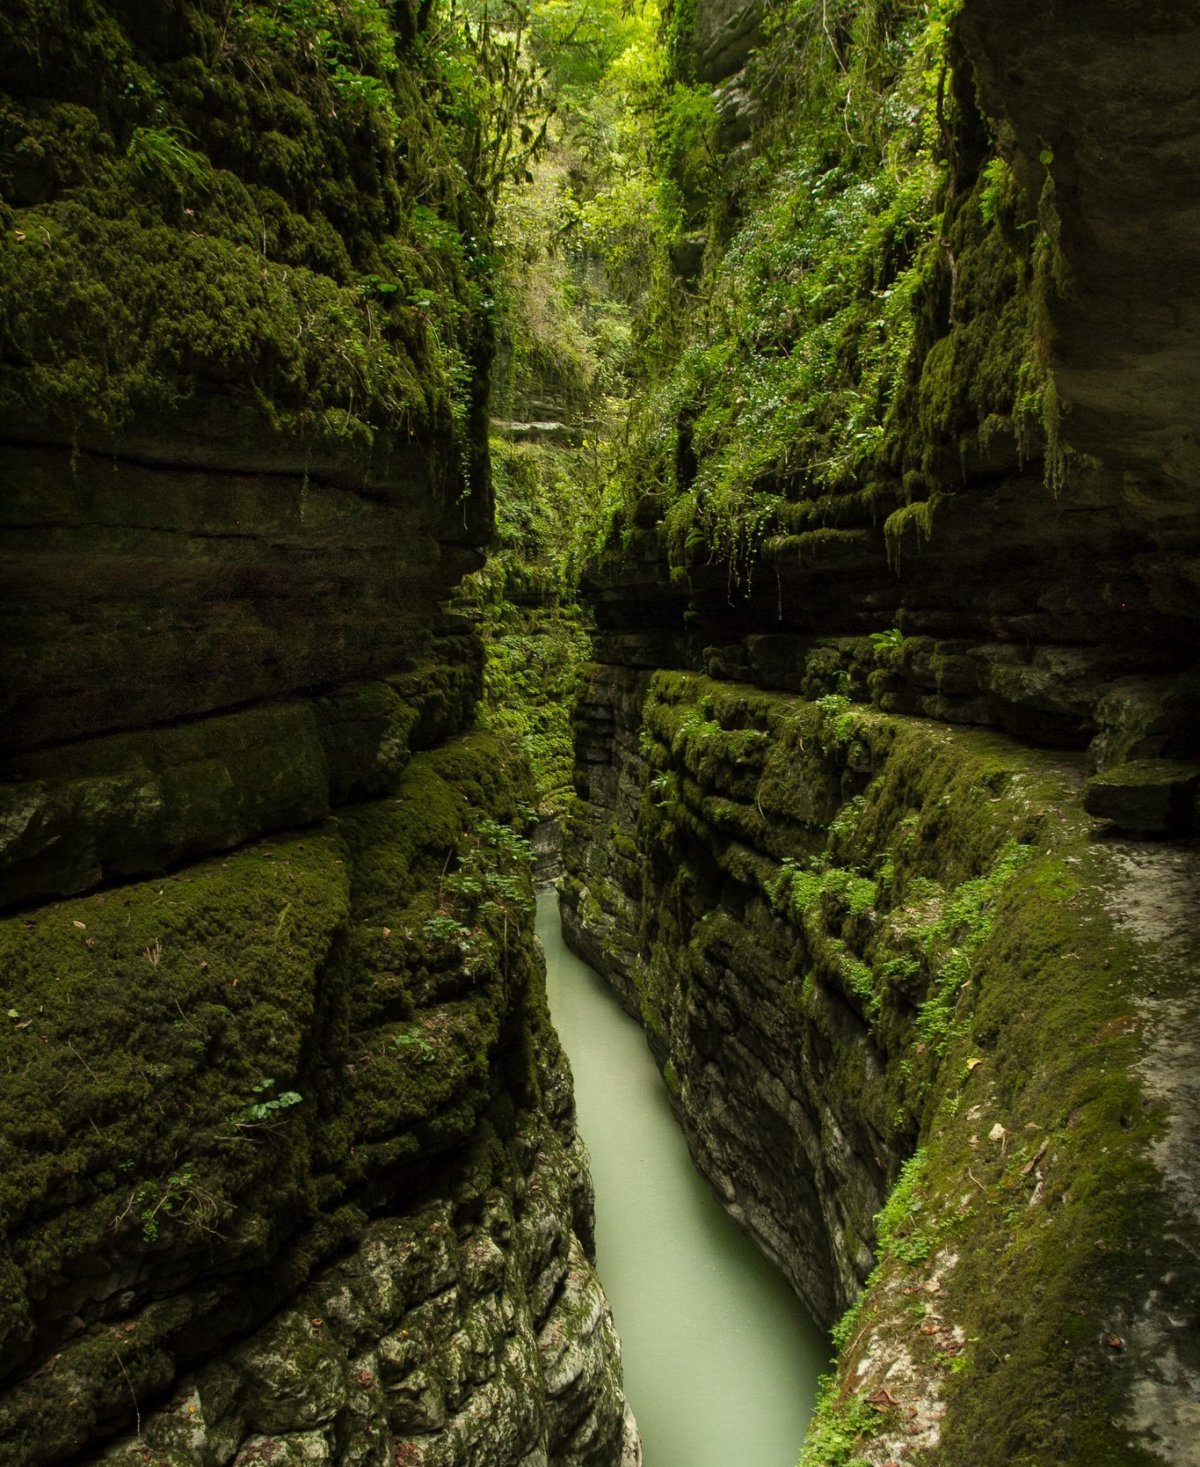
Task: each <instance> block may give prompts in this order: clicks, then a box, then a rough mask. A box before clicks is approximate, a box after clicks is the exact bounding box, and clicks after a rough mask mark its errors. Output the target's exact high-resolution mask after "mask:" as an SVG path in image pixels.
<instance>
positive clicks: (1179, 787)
mask: <svg viewBox="0 0 1200 1467" xmlns="http://www.w3.org/2000/svg"><path fill="white" fill-rule="evenodd" d="M1198 791H1200V765H1195V764H1179V763H1172V762H1171V761H1170V760H1168V759H1135V760H1132V761H1131V762H1129V763H1128V764H1116V765H1114V766H1113V767H1112V768H1110V769H1106V770H1105V771H1104V773H1103V774H1097V775H1093V777H1092V778H1091V779H1089V780H1088V782H1087V784H1086V786H1085V787H1084V791H1083V805H1084V809H1085V810H1087V812H1088V814H1089V815H1096V816H1098V817H1099V818H1100V819H1101V820H1108V821H1110V822H1111V823H1112V824H1113V825H1115V826H1117V827H1118V828H1119V829H1121V830H1132V831H1138V832H1140V833H1142V834H1144V835H1180V834H1184V833H1185V832H1187V831H1189V830H1192V829H1193V828H1194V827H1195V824H1196V797H1197V792H1198Z"/></svg>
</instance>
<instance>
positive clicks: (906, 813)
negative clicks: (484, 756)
mask: <svg viewBox="0 0 1200 1467" xmlns="http://www.w3.org/2000/svg"><path fill="white" fill-rule="evenodd" d="M579 759H580V762H579V766H578V778H579V790H580V800H579V802H578V804H577V806H576V809H575V811H574V813H573V815H572V817H571V819H570V820H569V822H568V826H567V831H566V839H565V847H564V855H565V861H566V865H567V869H568V876H567V878H566V880H565V882H564V887H563V912H564V930H565V932H566V933H567V934H568V937H569V939H570V940H571V942H572V944H573V945H574V946H575V947H576V948H577V949H578V950H579V951H580V952H581V954H583V955H584V956H585V957H586V958H587V959H588V960H589V961H590V962H593V963H595V964H597V965H599V966H600V968H601V970H602V971H604V972H606V973H607V974H608V975H609V976H610V978H611V979H612V981H613V982H614V985H615V986H616V988H617V990H618V992H619V993H621V994H622V995H623V997H624V999H625V1001H626V1004H627V1006H629V1007H630V1008H631V1009H632V1010H633V1011H635V1012H636V1013H638V1014H639V1016H640V1017H641V1019H642V1021H643V1023H644V1024H645V1026H646V1029H647V1035H648V1038H649V1040H650V1045H651V1048H652V1050H653V1051H654V1053H655V1055H656V1057H657V1058H658V1060H659V1063H660V1065H661V1066H662V1068H663V1073H664V1077H665V1079H666V1083H667V1085H668V1088H669V1089H670V1091H671V1094H672V1097H673V1103H674V1105H675V1108H676V1111H677V1113H678V1115H679V1117H680V1120H681V1123H682V1125H683V1128H684V1130H685V1133H686V1134H687V1137H688V1140H689V1144H690V1146H691V1149H692V1152H693V1155H694V1157H695V1159H696V1162H697V1164H698V1166H699V1167H700V1169H701V1171H702V1172H704V1174H705V1175H706V1176H707V1177H708V1178H709V1180H710V1182H711V1183H712V1185H713V1187H714V1189H715V1191H716V1192H717V1194H718V1196H720V1197H721V1198H722V1200H723V1201H724V1203H725V1205H726V1207H727V1208H728V1210H729V1211H730V1212H731V1214H732V1215H733V1216H734V1217H735V1218H736V1219H737V1220H738V1221H739V1222H741V1223H742V1224H743V1226H745V1227H746V1228H747V1229H748V1230H749V1231H750V1232H751V1234H752V1235H753V1236H754V1237H755V1238H756V1239H757V1240H758V1241H759V1243H760V1244H761V1246H762V1247H763V1248H764V1250H765V1251H766V1252H767V1253H768V1254H769V1255H770V1256H771V1257H773V1258H774V1259H776V1260H777V1261H778V1262H779V1264H780V1265H781V1267H782V1268H783V1269H784V1271H785V1273H786V1274H787V1276H788V1277H789V1278H790V1279H791V1280H792V1282H793V1284H794V1285H795V1286H796V1287H797V1289H798V1290H799V1291H800V1293H801V1294H802V1296H803V1297H804V1298H805V1300H806V1301H807V1302H808V1303H809V1305H810V1307H811V1308H812V1309H813V1311H814V1313H815V1314H816V1315H817V1317H818V1318H819V1319H821V1320H823V1321H825V1322H826V1323H827V1324H832V1323H833V1322H834V1321H835V1320H837V1318H838V1316H839V1315H841V1314H842V1313H843V1311H844V1310H846V1309H847V1308H848V1307H849V1306H851V1305H853V1310H852V1313H851V1314H849V1315H847V1316H846V1322H844V1323H843V1324H842V1325H840V1326H839V1332H838V1339H839V1343H840V1344H841V1346H842V1355H841V1359H840V1362H839V1376H838V1382H839V1383H838V1388H837V1391H836V1392H835V1393H834V1394H833V1396H831V1397H830V1398H828V1399H827V1401H826V1408H825V1413H824V1414H823V1415H822V1416H821V1417H820V1418H819V1421H818V1432H817V1434H816V1436H815V1437H814V1445H813V1446H812V1451H813V1452H814V1453H815V1455H813V1457H812V1460H813V1461H814V1462H820V1461H825V1460H826V1458H825V1457H823V1456H822V1455H821V1445H820V1444H821V1442H822V1441H824V1440H825V1438H823V1437H821V1436H820V1434H819V1433H820V1431H821V1430H827V1429H828V1430H833V1429H841V1430H843V1431H844V1432H845V1433H847V1434H848V1435H849V1437H851V1438H854V1437H858V1436H860V1435H861V1440H860V1441H859V1444H858V1448H857V1451H858V1454H859V1455H861V1456H862V1457H863V1458H864V1459H865V1460H868V1461H871V1462H878V1463H882V1462H885V1461H888V1460H891V1459H894V1458H897V1457H898V1456H899V1454H900V1451H901V1449H902V1448H904V1447H905V1446H906V1445H907V1448H908V1450H909V1453H910V1454H911V1453H912V1452H913V1451H924V1450H931V1449H933V1448H935V1447H936V1448H937V1449H938V1452H939V1456H938V1460H939V1461H942V1462H956V1463H957V1462H962V1463H972V1464H974V1463H980V1462H986V1463H991V1462H995V1463H997V1464H1000V1463H1009V1462H1012V1461H1018V1460H1021V1458H1022V1456H1023V1455H1030V1456H1031V1457H1033V1456H1037V1455H1038V1454H1039V1453H1045V1452H1047V1451H1054V1452H1057V1453H1067V1452H1072V1451H1078V1450H1079V1449H1080V1443H1083V1442H1087V1443H1088V1449H1089V1451H1090V1452H1091V1453H1092V1456H1091V1460H1095V1461H1111V1462H1114V1463H1116V1462H1132V1461H1142V1460H1145V1461H1147V1462H1149V1461H1153V1460H1165V1461H1169V1462H1178V1463H1185V1462H1190V1461H1191V1460H1193V1459H1192V1456H1191V1455H1190V1453H1191V1450H1192V1448H1191V1446H1190V1445H1189V1443H1190V1442H1191V1440H1192V1438H1191V1437H1190V1435H1189V1432H1190V1430H1191V1427H1190V1423H1191V1421H1192V1413H1193V1412H1194V1394H1193V1384H1192V1383H1193V1381H1194V1379H1195V1371H1196V1369H1197V1366H1198V1364H1200V1360H1198V1359H1197V1357H1196V1354H1195V1341H1196V1330H1195V1321H1196V1313H1195V1311H1196V1306H1197V1299H1198V1298H1200V1294H1198V1293H1197V1289H1198V1286H1200V1277H1198V1275H1197V1271H1196V1262H1195V1260H1196V1257H1197V1243H1198V1242H1200V1238H1198V1236H1197V1231H1196V1228H1197V1224H1196V1218H1195V1214H1194V1208H1193V1207H1192V1204H1191V1201H1190V1199H1191V1197H1192V1194H1193V1191H1194V1185H1195V1177H1196V1173H1197V1160H1196V1155H1195V1151H1194V1147H1193V1146H1192V1143H1191V1142H1190V1141H1189V1140H1188V1138H1189V1136H1193V1135H1194V1121H1195V1114H1196V1102H1197V1095H1196V1093H1195V1086H1194V1083H1193V1082H1192V1080H1191V1079H1188V1078H1185V1076H1186V1075H1187V1074H1188V1073H1189V1066H1190V1058H1189V1056H1190V1055H1191V1052H1192V1046H1191V1041H1190V1039H1189V1038H1188V1036H1189V1034H1190V1033H1191V1032H1192V1031H1193V1029H1194V1026H1195V1023H1196V1019H1197V1016H1198V1014H1197V1001H1196V976H1197V970H1198V964H1200V952H1198V951H1197V949H1196V945H1195V941H1194V935H1193V932H1192V928H1193V923H1192V917H1193V915H1194V911H1193V904H1194V890H1195V881H1196V877H1197V875H1200V867H1198V865H1197V852H1196V851H1194V850H1193V849H1191V848H1190V847H1187V848H1184V849H1180V848H1169V847H1162V848H1146V847H1142V846H1135V845H1129V844H1127V843H1125V844H1123V843H1122V842H1121V841H1120V840H1118V839H1116V838H1113V837H1108V838H1103V837H1101V836H1098V827H1096V826H1095V825H1093V823H1092V822H1091V821H1089V819H1088V817H1087V816H1086V814H1085V813H1084V811H1083V810H1082V808H1081V805H1080V801H1079V791H1080V785H1081V783H1082V781H1083V778H1084V775H1085V772H1086V766H1085V762H1084V760H1083V759H1082V757H1081V756H1077V755H1076V756H1068V755H1063V754H1058V753H1056V754H1046V753H1039V752H1037V751H1034V750H1031V749H1028V748H1022V747H1021V746H1019V745H1016V744H1014V743H1012V742H1011V741H1009V740H1007V739H1005V738H1003V737H999V736H996V735H994V734H990V733H987V732H984V731H978V730H974V731H968V730H952V729H950V728H948V727H946V726H945V725H939V724H935V723H929V722H926V721H923V720H918V719H913V718H903V717H900V718H898V717H895V716H893V715H887V714H882V713H879V712H876V711H868V710H866V709H864V708H861V707H856V706H855V705H853V704H851V703H850V702H849V700H847V699H845V698H839V697H836V696H832V697H825V698H823V699H820V700H818V701H817V702H815V703H814V702H811V701H809V700H806V699H802V698H799V697H793V696H788V695H782V694H773V693H765V692H763V691H761V690H759V689H756V688H753V687H751V686H748V685H744V684H741V685H739V684H733V683H728V682H714V681H712V680H710V679H707V678H704V677H702V676H700V675H696V674H685V673H679V672H673V673H667V672H658V673H653V674H648V673H645V672H641V671H638V670H636V669H618V668H615V667H598V668H596V669H595V672H594V675H593V677H592V680H591V684H590V687H589V689H588V693H587V696H586V698H585V700H584V702H583V703H582V705H581V712H580V740H579ZM631 811H636V822H637V823H636V831H637V838H636V841H635V840H632V839H630V838H629V837H628V835H627V834H626V832H627V831H628V829H629V820H630V812H631ZM1156 891H1157V896H1156V895H1154V893H1155V892H1156ZM902 1163H905V1165H904V1167H903V1171H902V1170H901V1166H902ZM898 1175H899V1176H900V1177H901V1185H900V1186H899V1187H898V1188H897V1187H896V1180H897V1176H898ZM893 1189H895V1190H893ZM885 1204H886V1206H885ZM881 1209H883V1211H882V1212H881ZM877 1214H878V1217H877ZM997 1281H1000V1283H999V1286H998V1287H997ZM864 1285H865V1292H863V1293H861V1295H860V1290H862V1289H863V1287H864ZM856 1402H863V1403H866V1404H865V1405H864V1406H863V1407H862V1409H861V1410H860V1411H859V1414H858V1415H854V1410H855V1409H857V1408H856V1407H855V1403H856Z"/></svg>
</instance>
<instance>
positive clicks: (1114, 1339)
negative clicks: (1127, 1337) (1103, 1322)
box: [1104, 1332, 1125, 1350]
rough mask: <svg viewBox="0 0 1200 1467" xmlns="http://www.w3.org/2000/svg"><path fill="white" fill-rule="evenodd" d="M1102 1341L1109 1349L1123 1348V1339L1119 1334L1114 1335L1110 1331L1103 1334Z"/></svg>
mask: <svg viewBox="0 0 1200 1467" xmlns="http://www.w3.org/2000/svg"><path fill="white" fill-rule="evenodd" d="M1104 1343H1105V1344H1106V1345H1107V1346H1108V1347H1109V1349H1110V1350H1123V1349H1124V1348H1125V1341H1124V1340H1123V1339H1122V1338H1121V1336H1120V1335H1114V1334H1112V1333H1111V1332H1110V1333H1108V1334H1106V1335H1105V1336H1104Z"/></svg>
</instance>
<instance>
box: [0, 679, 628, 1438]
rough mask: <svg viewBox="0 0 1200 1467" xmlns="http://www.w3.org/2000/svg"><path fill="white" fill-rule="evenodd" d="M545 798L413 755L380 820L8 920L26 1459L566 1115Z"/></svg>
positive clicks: (4, 1034) (364, 812) (361, 817)
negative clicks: (552, 1058)
mask: <svg viewBox="0 0 1200 1467" xmlns="http://www.w3.org/2000/svg"><path fill="white" fill-rule="evenodd" d="M364 698H365V699H366V701H367V703H368V704H369V705H370V707H371V708H373V709H375V711H376V712H377V713H378V712H379V711H380V710H381V709H383V710H384V711H385V712H386V710H387V709H391V708H393V707H394V704H393V702H392V700H391V698H390V696H385V695H383V694H378V693H376V694H364V693H359V694H356V695H354V697H353V698H352V699H351V700H350V703H349V706H350V707H351V708H358V707H359V706H360V702H361V700H362V699H364ZM343 711H345V709H343ZM310 716H311V715H310ZM385 721H386V720H385ZM210 733H211V730H210ZM391 777H392V776H391V775H389V778H391ZM529 799H530V788H529V786H528V784H527V782H526V776H525V774H524V773H523V772H522V771H521V770H519V769H515V768H514V767H513V766H512V765H511V763H510V761H509V760H508V758H507V757H506V754H505V751H504V749H503V747H502V745H500V744H498V743H497V742H496V741H495V740H492V739H490V738H487V737H483V736H478V735H477V736H473V737H471V738H467V739H462V740H459V741H458V742H457V743H453V744H449V745H446V746H444V747H442V748H439V749H437V750H435V751H431V752H428V753H424V754H418V755H416V756H415V757H414V758H412V759H411V761H409V762H408V764H407V765H406V767H405V768H404V769H403V771H402V773H401V774H400V775H399V777H398V779H397V782H396V783H395V785H394V790H393V794H392V796H391V797H390V798H388V799H386V800H384V801H376V802H373V803H367V804H362V805H355V806H351V807H347V808H346V809H345V810H344V811H343V813H342V814H341V815H340V816H338V817H334V818H331V819H327V820H325V821H323V822H321V823H320V824H318V825H316V826H315V827H314V828H312V829H310V830H307V831H303V832H299V833H296V834H292V835H289V836H284V837H280V838H277V839H275V840H271V841H260V842H258V843H257V844H253V845H250V846H246V847H244V848H242V849H240V850H238V851H236V852H234V853H231V854H229V855H227V856H225V857H224V858H221V859H216V860H210V861H207V862H203V863H200V864H198V865H193V866H189V867H186V868H184V869H182V870H180V871H178V872H176V873H175V874H173V875H170V876H163V877H158V878H156V879H155V880H153V881H149V882H146V881H143V882H138V883H133V884H130V885H126V886H118V887H111V886H110V887H106V888H105V889H103V890H101V891H98V892H96V893H95V894H93V895H91V896H89V897H84V898H78V899H75V900H73V901H67V902H61V903H57V904H54V905H51V906H47V907H41V908H38V909H36V910H33V911H31V912H29V913H27V914H23V915H19V916H15V917H10V918H8V919H7V920H5V921H4V922H0V955H2V964H0V966H2V971H3V975H4V978H3V1010H4V1015H5V1017H4V1018H3V1023H4V1026H5V1027H4V1029H3V1031H0V1041H2V1042H3V1045H4V1048H5V1052H6V1056H7V1058H6V1060H5V1062H4V1063H3V1065H0V1074H2V1075H3V1076H5V1077H7V1079H6V1080H5V1082H4V1083H3V1084H0V1091H4V1092H6V1093H5V1094H0V1110H2V1112H3V1117H2V1118H3V1128H2V1129H3V1143H2V1146H3V1151H4V1157H3V1160H2V1166H0V1171H2V1175H3V1184H2V1191H0V1208H2V1209H3V1233H4V1239H5V1243H4V1251H3V1255H2V1259H0V1330H2V1336H0V1337H2V1339H3V1354H4V1358H5V1361H6V1371H7V1373H6V1378H5V1383H4V1386H3V1390H2V1393H0V1420H2V1425H0V1431H2V1434H3V1436H4V1438H5V1440H6V1441H7V1442H10V1443H12V1451H13V1453H14V1456H13V1461H14V1463H16V1462H19V1463H22V1464H33V1463H41V1462H49V1461H54V1460H58V1459H60V1458H61V1457H62V1456H63V1455H65V1454H70V1453H75V1452H78V1451H80V1450H82V1449H83V1448H84V1446H85V1444H86V1443H87V1442H88V1441H89V1440H91V1439H93V1437H94V1436H96V1435H97V1434H103V1433H104V1432H106V1431H109V1430H111V1429H113V1428H115V1427H117V1426H119V1425H120V1424H121V1423H122V1422H123V1421H125V1420H126V1419H128V1417H129V1413H130V1409H131V1396H132V1397H137V1398H138V1399H141V1398H143V1397H145V1396H146V1395H147V1394H150V1393H158V1392H161V1391H163V1390H164V1389H166V1388H167V1387H168V1386H169V1385H170V1384H171V1382H172V1381H173V1380H174V1379H175V1377H176V1375H177V1373H178V1371H179V1370H180V1369H181V1368H182V1366H183V1365H184V1364H185V1363H186V1362H188V1361H194V1360H198V1359H204V1358H206V1357H209V1356H211V1355H212V1354H213V1353H214V1351H216V1350H218V1349H219V1348H220V1347H221V1346H222V1344H223V1343H224V1342H225V1341H227V1340H228V1339H230V1338H231V1337H232V1336H235V1335H237V1336H241V1335H245V1334H246V1333H247V1332H248V1331H250V1330H252V1329H253V1328H255V1327H257V1326H258V1324H259V1323H260V1322H261V1321H262V1319H263V1318H264V1317H265V1316H266V1315H267V1314H268V1313H269V1312H270V1311H271V1310H273V1309H274V1308H276V1307H277V1306H279V1305H280V1304H281V1303H282V1302H283V1301H285V1300H286V1299H287V1298H289V1297H290V1296H291V1295H292V1294H293V1293H294V1292H295V1291H296V1290H297V1289H299V1288H301V1287H303V1285H304V1284H305V1282H306V1280H307V1279H308V1278H309V1276H310V1275H311V1274H312V1272H313V1270H314V1268H316V1267H317V1266H319V1265H320V1264H321V1263H322V1262H323V1261H324V1260H326V1259H327V1258H329V1257H330V1256H331V1255H332V1254H333V1253H334V1252H336V1251H337V1250H339V1249H342V1248H345V1247H346V1246H348V1245H349V1244H351V1243H353V1242H354V1241H355V1240H356V1239H357V1238H358V1237H359V1235H360V1234H361V1232H362V1228H363V1224H364V1221H365V1216H366V1214H367V1213H368V1212H371V1211H381V1210H382V1211H387V1210H389V1209H391V1210H395V1209H396V1208H400V1209H403V1208H404V1207H405V1206H407V1205H408V1203H409V1202H410V1201H411V1200H412V1199H413V1198H416V1197H417V1196H418V1195H420V1193H421V1192H422V1190H423V1189H426V1188H428V1187H430V1186H431V1185H435V1190H436V1188H439V1187H441V1186H442V1183H441V1182H437V1180H436V1179H437V1178H439V1177H442V1176H444V1174H445V1173H446V1171H447V1169H450V1170H451V1171H453V1169H454V1167H455V1166H456V1165H457V1164H458V1163H457V1160H456V1158H458V1157H460V1156H461V1155H462V1154H463V1152H464V1149H466V1150H468V1151H469V1149H470V1148H471V1147H472V1146H474V1145H475V1144H476V1141H477V1138H478V1132H479V1128H480V1126H481V1122H482V1118H483V1117H484V1116H485V1115H487V1114H489V1113H490V1112H491V1111H492V1109H493V1108H494V1107H499V1111H498V1114H501V1115H503V1114H509V1113H511V1110H512V1107H514V1106H516V1107H521V1106H524V1107H525V1108H526V1109H527V1110H530V1109H533V1110H536V1109H537V1107H538V1106H539V1105H540V1104H541V1100H540V1095H541V1088H540V1087H541V1084H542V1082H541V1080H540V1079H539V1074H540V1071H539V1068H538V1064H537V1061H536V1054H537V1048H536V1046H535V1045H534V1041H533V1039H532V1038H531V1035H532V1032H533V1030H534V1029H535V1028H537V1029H538V1030H539V1032H541V1026H543V1025H544V999H543V998H542V996H541V987H540V977H539V974H538V970H537V967H536V963H535V960H534V956H533V949H532V939H531V935H530V934H531V925H530V924H531V920H532V916H531V914H532V903H531V889H530V876H529V867H530V858H529V855H528V851H527V848H526V847H525V845H524V843H523V842H522V841H521V840H520V838H519V837H518V836H517V835H516V833H515V831H514V830H513V829H512V826H511V824H510V823H507V822H513V821H514V820H519V819H520V818H521V817H520V813H519V812H521V811H523V810H525V809H527V808H528V805H529ZM539 1043H541V1045H542V1047H543V1048H545V1047H546V1044H547V1043H548V1041H546V1040H545V1039H543V1040H542V1041H539ZM549 1052H550V1051H549V1050H547V1053H549ZM555 1096H556V1098H555V1100H554V1102H553V1108H554V1111H555V1114H556V1115H557V1114H558V1113H559V1111H560V1110H561V1104H560V1102H559V1100H558V1098H557V1090H555ZM605 1348H607V1346H606V1347H605ZM281 1358H286V1357H281ZM48 1361H50V1362H52V1364H51V1365H48V1364H47V1362H48ZM339 1379H340V1377H339ZM340 1399H341V1398H340V1397H339V1401H340ZM342 1404H344V1403H342ZM336 1409H337V1410H341V1409H342V1407H341V1405H338V1406H337V1408H336ZM335 1414H336V1412H335ZM319 1424H320V1423H318V1425H319ZM277 1425H278V1423H275V1424H274V1426H273V1425H271V1424H270V1423H268V1422H267V1420H266V1418H265V1416H264V1417H263V1420H262V1422H261V1423H260V1426H259V1430H260V1432H261V1433H266V1434H269V1433H270V1431H271V1430H273V1429H274V1427H275V1426H277ZM310 1425H312V1423H311V1422H309V1423H306V1422H300V1421H297V1422H295V1423H293V1426H292V1428H291V1429H294V1430H300V1429H301V1428H304V1429H307V1428H308V1426H310ZM182 1449H183V1447H182V1445H180V1444H179V1443H175V1444H174V1445H171V1446H170V1450H182ZM164 1450H167V1444H164ZM185 1460H193V1459H185Z"/></svg>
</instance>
